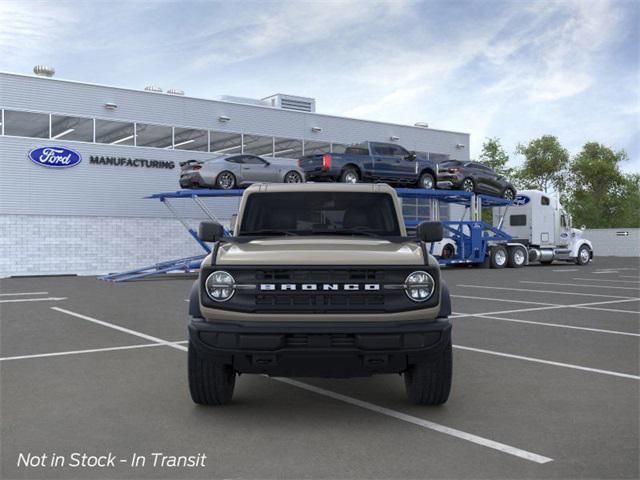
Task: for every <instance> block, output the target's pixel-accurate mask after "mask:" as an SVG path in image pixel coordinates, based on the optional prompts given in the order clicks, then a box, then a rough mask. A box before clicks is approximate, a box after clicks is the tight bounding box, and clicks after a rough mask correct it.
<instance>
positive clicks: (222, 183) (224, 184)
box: [216, 170, 236, 190]
mask: <svg viewBox="0 0 640 480" xmlns="http://www.w3.org/2000/svg"><path fill="white" fill-rule="evenodd" d="M235 186H236V176H235V175H234V174H233V173H231V172H228V171H227V170H225V171H224V172H220V173H219V174H218V177H217V178H216V187H218V188H220V189H221V190H231V189H232V188H234V187H235Z"/></svg>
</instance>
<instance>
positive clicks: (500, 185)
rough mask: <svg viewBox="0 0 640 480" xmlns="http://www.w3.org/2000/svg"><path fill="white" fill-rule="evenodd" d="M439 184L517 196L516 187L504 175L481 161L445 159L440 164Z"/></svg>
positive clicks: (458, 188) (473, 190)
mask: <svg viewBox="0 0 640 480" xmlns="http://www.w3.org/2000/svg"><path fill="white" fill-rule="evenodd" d="M438 167H439V169H438V186H439V187H440V188H449V189H454V190H463V191H465V192H475V193H484V194H486V195H494V196H496V197H503V198H506V199H507V200H513V199H514V198H516V187H515V186H514V185H513V184H512V183H511V182H509V180H507V178H506V177H505V176H504V175H501V174H499V173H497V172H496V171H494V170H492V169H491V168H489V167H487V166H486V165H483V164H482V163H480V162H466V161H461V160H445V161H443V162H440V164H439V165H438Z"/></svg>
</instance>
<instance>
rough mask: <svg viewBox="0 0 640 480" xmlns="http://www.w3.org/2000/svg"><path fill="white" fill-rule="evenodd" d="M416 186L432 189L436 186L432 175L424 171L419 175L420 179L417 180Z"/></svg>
mask: <svg viewBox="0 0 640 480" xmlns="http://www.w3.org/2000/svg"><path fill="white" fill-rule="evenodd" d="M418 186H419V187H420V188H424V189H426V190H433V189H434V188H435V186H436V181H435V179H434V178H433V175H431V174H430V173H427V172H425V173H423V174H422V175H420V180H418Z"/></svg>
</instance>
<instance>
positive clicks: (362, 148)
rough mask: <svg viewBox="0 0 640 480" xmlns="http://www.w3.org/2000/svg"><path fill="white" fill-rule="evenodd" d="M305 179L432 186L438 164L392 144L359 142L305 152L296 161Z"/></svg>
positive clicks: (428, 187) (433, 186)
mask: <svg viewBox="0 0 640 480" xmlns="http://www.w3.org/2000/svg"><path fill="white" fill-rule="evenodd" d="M298 166H299V167H300V168H301V169H302V171H304V174H305V177H306V179H307V181H314V182H322V181H325V182H327V181H328V182H342V183H360V182H381V183H388V184H389V185H394V186H404V187H418V188H426V189H434V188H436V181H437V176H438V164H437V163H436V162H434V161H432V160H429V159H427V158H425V157H423V156H421V155H418V154H416V153H415V152H410V151H408V150H406V149H405V148H403V147H401V146H400V145H396V144H395V143H381V142H363V143H359V144H355V145H351V146H349V147H347V149H346V150H345V152H344V153H324V154H316V155H307V156H304V157H302V158H301V159H300V160H298Z"/></svg>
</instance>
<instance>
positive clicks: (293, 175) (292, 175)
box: [284, 170, 302, 183]
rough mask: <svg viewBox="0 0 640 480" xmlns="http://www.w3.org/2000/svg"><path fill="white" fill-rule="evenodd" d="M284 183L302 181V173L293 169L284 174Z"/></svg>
mask: <svg viewBox="0 0 640 480" xmlns="http://www.w3.org/2000/svg"><path fill="white" fill-rule="evenodd" d="M284 183H302V175H300V174H299V173H298V172H296V171H295V170H291V171H290V172H287V174H286V175H285V176H284Z"/></svg>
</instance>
